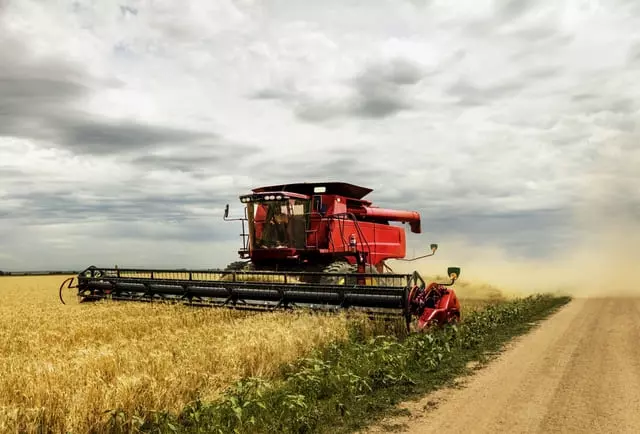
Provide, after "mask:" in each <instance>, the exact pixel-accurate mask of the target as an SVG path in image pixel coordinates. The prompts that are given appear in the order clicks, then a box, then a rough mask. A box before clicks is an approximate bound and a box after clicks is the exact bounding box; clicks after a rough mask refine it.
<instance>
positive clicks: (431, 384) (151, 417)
mask: <svg viewBox="0 0 640 434" xmlns="http://www.w3.org/2000/svg"><path fill="white" fill-rule="evenodd" d="M569 300H570V298H569V297H554V296H551V295H537V296H531V297H527V298H522V299H516V300H511V301H507V302H503V303H498V304H494V305H490V306H488V307H486V308H485V309H482V310H478V311H475V312H473V313H471V314H470V315H468V316H467V317H466V318H464V321H463V322H461V323H460V324H458V325H457V326H448V327H444V328H440V329H434V330H432V331H430V332H429V333H421V334H412V335H409V336H395V335H390V336H374V337H367V336H366V334H367V333H366V329H365V326H364V325H363V324H362V323H360V325H356V326H354V329H353V331H354V333H353V334H352V337H351V339H350V340H348V341H347V342H339V343H333V344H331V345H329V346H328V347H325V348H323V349H322V350H318V351H317V352H316V353H314V356H313V357H311V358H306V359H303V360H299V361H297V362H296V363H295V364H293V365H289V366H287V367H286V368H284V370H283V374H282V377H281V379H280V380H278V381H272V382H267V381H264V380H260V379H258V378H248V379H244V380H242V381H240V382H238V383H236V384H235V385H234V386H233V387H232V388H230V389H229V390H228V391H227V392H226V395H225V397H224V399H222V400H220V401H218V402H213V403H203V402H196V403H194V404H191V405H189V406H187V407H186V408H185V409H184V410H183V411H182V413H181V414H179V415H177V416H176V415H171V414H167V413H149V414H146V415H144V416H140V415H137V416H133V417H129V416H128V415H125V414H122V413H120V412H118V411H114V412H112V417H111V426H110V427H109V430H110V431H113V432H117V431H126V432H130V431H131V430H132V429H133V430H141V431H153V432H189V433H191V432H215V433H217V432H219V433H230V432H238V433H240V432H242V433H244V432H246V433H254V432H260V433H263V432H265V433H266V432H295V433H309V432H332V433H335V432H351V431H353V430H357V429H359V428H363V427H365V426H366V425H368V424H370V423H372V422H373V421H375V420H377V419H379V418H381V417H382V416H383V415H384V414H385V413H387V412H388V411H389V410H392V409H393V408H394V406H395V405H396V404H397V403H399V402H401V401H402V400H406V399H407V398H410V397H413V396H416V395H418V394H424V393H426V392H429V391H432V390H435V389H437V388H439V387H442V386H445V385H447V384H450V383H451V381H452V380H454V379H455V378H456V377H458V376H460V375H463V374H465V373H468V372H469V368H467V364H468V363H469V362H472V361H480V362H482V361H486V360H487V356H488V355H490V354H495V352H497V351H499V350H500V349H501V348H502V346H503V344H504V343H506V342H507V341H508V340H509V339H511V338H512V337H514V336H517V335H520V334H523V333H525V332H526V331H528V330H529V329H530V328H531V327H532V326H533V325H534V324H535V322H536V321H538V320H540V319H543V318H545V317H546V316H547V315H549V314H550V313H552V312H553V311H554V310H556V309H557V308H559V307H560V306H562V305H564V304H566V303H567V302H569Z"/></svg>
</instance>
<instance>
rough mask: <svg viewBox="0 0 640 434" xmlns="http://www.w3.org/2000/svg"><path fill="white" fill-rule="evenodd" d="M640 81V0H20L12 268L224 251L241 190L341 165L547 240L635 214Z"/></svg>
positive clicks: (1, 170)
mask: <svg viewBox="0 0 640 434" xmlns="http://www.w3.org/2000/svg"><path fill="white" fill-rule="evenodd" d="M638 77H640V3H639V2H637V1H634V0H610V1H607V2H604V1H598V0H573V1H570V0H567V1H565V2H556V1H552V0H542V1H533V0H520V1H504V0H496V1H488V0H468V1H458V2H446V1H436V0H431V1H429V0H423V1H418V0H414V1H405V0H393V1H377V0H376V1H366V2H365V1H345V0H342V1H324V2H315V1H306V0H305V1H291V0H290V1H267V0H264V1H251V0H237V1H228V0H218V1H215V2H211V1H206V0H191V1H187V2H175V1H169V0H156V1H133V0H123V1H120V2H116V1H111V0H108V1H107V0H93V1H87V0H77V1H61V0H60V1H42V0H39V1H30V0H16V1H13V0H0V270H1V269H4V270H40V269H69V268H71V269H78V268H84V267H86V266H89V265H113V264H118V265H119V266H121V267H126V266H132V267H133V266H154V267H193V268H202V267H223V266H225V265H226V264H227V263H228V262H231V261H233V260H235V259H236V258H237V249H238V248H239V247H240V245H241V240H240V236H239V234H240V232H241V227H240V224H239V223H238V222H224V221H223V220H222V214H223V210H224V206H225V204H227V203H229V204H230V208H231V214H232V215H235V216H239V215H241V214H242V207H241V203H240V202H239V200H238V196H239V195H240V194H243V193H246V192H248V191H249V190H250V189H251V188H254V187H259V186H262V185H271V184H280V183H291V182H305V181H309V182H310V181H324V180H332V181H344V182H350V183H354V184H357V185H362V186H366V187H370V188H373V189H374V191H373V193H371V194H370V195H369V196H368V198H370V199H371V200H373V201H374V202H375V203H376V204H377V205H380V206H384V207H390V208H398V209H411V210H416V211H419V212H420V213H421V215H422V218H423V225H422V227H423V233H422V234H411V233H408V235H407V236H408V240H409V249H408V255H409V256H412V255H413V254H414V253H415V254H416V255H418V254H422V253H424V252H425V250H427V246H428V245H429V244H430V243H432V242H436V243H439V244H440V250H439V253H438V254H444V257H445V258H446V259H447V260H449V259H451V260H456V255H457V254H462V252H466V253H465V255H464V257H463V256H458V258H464V260H463V264H458V265H462V266H463V268H464V265H465V264H464V261H467V262H468V261H471V260H472V259H473V257H474V256H475V257H477V255H482V254H483V253H482V252H483V251H484V250H483V249H485V248H486V249H494V250H495V249H498V250H499V251H501V252H503V254H504V255H506V256H507V257H510V258H519V260H527V258H534V259H540V258H551V257H552V256H553V255H555V254H558V252H566V249H567V246H570V245H575V243H577V242H581V241H584V240H585V239H586V238H585V237H588V236H589V234H593V233H594V231H595V232H597V231H598V230H600V229H601V228H604V227H607V228H610V227H616V225H618V224H619V220H618V219H619V218H623V219H624V221H625V222H627V223H628V224H631V228H632V230H634V229H635V228H636V227H637V226H636V224H637V222H638V217H639V216H640V195H639V191H638V186H639V185H640V183H639V182H638V181H640V179H639V178H640V176H639V175H638V172H640V171H639V170H638V167H640V166H639V165H638V164H639V163H640V145H639V144H640V129H639V126H638V121H639V120H640V82H639V81H638ZM629 222H630V223H629ZM627 223H625V224H627ZM448 246H456V250H454V249H453V247H449V250H447V248H448ZM461 246H467V248H465V247H461ZM470 248H472V250H469V249H470ZM470 251H473V252H474V253H473V255H471V254H470V253H469V252H470ZM440 252H442V253H440ZM454 252H455V254H454Z"/></svg>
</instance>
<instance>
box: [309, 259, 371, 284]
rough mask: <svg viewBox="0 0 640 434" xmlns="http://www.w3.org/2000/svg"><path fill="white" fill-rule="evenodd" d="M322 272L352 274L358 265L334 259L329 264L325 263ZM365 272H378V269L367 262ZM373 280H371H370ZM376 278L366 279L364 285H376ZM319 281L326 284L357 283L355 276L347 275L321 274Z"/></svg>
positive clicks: (355, 271) (356, 270)
mask: <svg viewBox="0 0 640 434" xmlns="http://www.w3.org/2000/svg"><path fill="white" fill-rule="evenodd" d="M322 272H323V273H344V274H354V273H357V272H358V266H357V265H353V264H350V263H348V262H347V261H335V262H332V263H331V264H329V265H327V266H326V267H325V268H324V270H322ZM365 272H366V273H371V274H378V270H376V268H375V267H374V266H373V265H370V264H367V265H366V267H365ZM372 280H373V282H372ZM376 281H377V279H376V278H374V279H369V278H367V280H366V285H377V282H376ZM320 283H324V284H328V285H355V284H356V283H357V279H356V278H355V277H347V278H346V279H345V276H322V278H321V279H320Z"/></svg>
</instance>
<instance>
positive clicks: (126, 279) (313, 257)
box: [59, 182, 460, 331]
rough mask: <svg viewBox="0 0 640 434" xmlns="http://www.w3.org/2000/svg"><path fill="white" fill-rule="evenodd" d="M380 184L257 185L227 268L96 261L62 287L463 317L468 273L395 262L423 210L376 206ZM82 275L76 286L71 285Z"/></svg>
mask: <svg viewBox="0 0 640 434" xmlns="http://www.w3.org/2000/svg"><path fill="white" fill-rule="evenodd" d="M371 191H372V190H371V189H369V188H364V187H359V186H356V185H352V184H347V183H342V182H326V183H299V184H289V185H276V186H270V187H262V188H256V189H254V190H252V193H250V194H247V195H242V196H240V201H241V202H242V203H243V204H245V215H244V217H242V218H229V205H227V206H226V208H225V212H224V220H225V221H240V222H242V234H240V236H241V237H242V248H241V249H240V250H239V251H238V254H239V257H240V260H238V261H235V262H233V263H231V264H230V265H229V266H228V267H227V269H226V270H224V271H217V270H155V269H119V268H103V267H95V266H91V267H89V268H87V269H86V270H84V271H82V272H81V273H80V274H78V276H77V277H74V278H69V279H67V280H65V281H64V282H63V283H62V285H61V286H60V292H59V294H60V300H61V301H62V303H64V300H63V297H62V291H63V289H64V288H65V285H66V288H77V296H78V298H79V301H80V302H90V301H97V300H102V299H109V300H118V301H125V300H126V301H164V302H181V303H185V304H189V305H197V306H221V307H222V306H224V307H230V308H236V309H254V310H275V309H287V308H309V309H322V310H335V311H339V310H342V309H354V310H358V311H364V312H368V313H371V314H373V315H382V316H387V317H388V316H389V315H390V316H392V317H394V316H395V317H398V316H401V317H404V319H405V320H406V324H407V329H408V330H409V331H410V330H411V323H412V319H413V318H416V319H417V323H416V325H415V327H414V328H415V329H416V330H422V329H424V328H425V327H427V326H429V325H431V324H446V323H451V322H456V321H458V320H459V319H460V303H459V300H458V298H457V297H456V294H455V291H454V290H453V289H451V285H453V283H454V282H455V280H456V279H457V278H458V276H459V275H460V269H459V268H454V267H451V268H449V269H448V272H447V274H448V275H449V277H450V278H451V282H449V283H430V284H429V285H426V284H425V281H424V280H423V279H422V277H421V276H420V275H419V274H418V273H417V272H413V273H412V274H397V273H394V272H393V271H392V270H391V269H390V268H389V267H388V266H387V265H386V264H385V261H386V260H389V259H398V260H404V261H413V260H416V259H420V258H424V257H428V256H433V255H434V254H435V252H436V250H437V248H438V245H437V244H431V253H430V254H427V255H424V256H420V257H417V258H413V259H405V258H404V257H405V253H406V235H405V231H404V228H403V227H402V226H399V225H392V224H391V222H401V223H403V224H407V223H408V224H409V226H410V228H411V231H412V232H413V233H421V224H420V223H421V222H420V214H419V213H417V212H414V211H400V210H392V209H384V208H379V207H376V206H373V205H372V203H371V202H370V201H368V200H365V199H363V198H364V197H365V196H366V195H367V194H369V193H370V192H371ZM74 279H77V284H75V285H73V281H74Z"/></svg>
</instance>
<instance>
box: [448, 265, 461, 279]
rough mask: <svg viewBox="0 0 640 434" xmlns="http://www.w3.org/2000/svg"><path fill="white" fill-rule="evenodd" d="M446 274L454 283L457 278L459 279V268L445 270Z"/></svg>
mask: <svg viewBox="0 0 640 434" xmlns="http://www.w3.org/2000/svg"><path fill="white" fill-rule="evenodd" d="M447 274H448V275H449V278H450V279H451V280H452V281H454V282H455V281H456V280H457V279H458V277H460V267H449V268H447Z"/></svg>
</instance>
